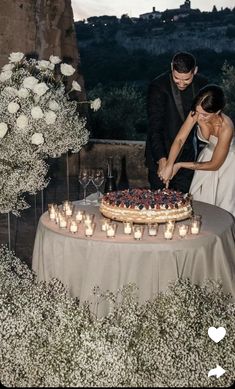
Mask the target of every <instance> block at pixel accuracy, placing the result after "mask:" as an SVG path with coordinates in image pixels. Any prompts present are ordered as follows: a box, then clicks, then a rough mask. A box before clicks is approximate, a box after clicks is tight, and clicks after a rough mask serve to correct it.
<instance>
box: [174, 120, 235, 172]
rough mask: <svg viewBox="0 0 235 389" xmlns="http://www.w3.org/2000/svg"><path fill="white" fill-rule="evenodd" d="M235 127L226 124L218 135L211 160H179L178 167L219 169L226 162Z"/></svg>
mask: <svg viewBox="0 0 235 389" xmlns="http://www.w3.org/2000/svg"><path fill="white" fill-rule="evenodd" d="M233 131H234V129H233V127H231V126H230V125H229V124H227V125H225V126H224V128H223V129H222V131H221V133H220V134H219V137H218V142H217V145H216V147H215V149H214V152H213V154H212V157H211V160H210V161H205V162H178V168H179V169H180V168H185V169H191V170H210V171H215V170H218V169H219V168H220V167H221V166H222V165H223V163H224V161H225V159H226V157H227V155H228V152H229V147H230V143H231V139H232V137H233Z"/></svg>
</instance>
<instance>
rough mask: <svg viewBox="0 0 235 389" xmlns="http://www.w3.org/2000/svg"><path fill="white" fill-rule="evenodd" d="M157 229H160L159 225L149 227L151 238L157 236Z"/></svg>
mask: <svg viewBox="0 0 235 389" xmlns="http://www.w3.org/2000/svg"><path fill="white" fill-rule="evenodd" d="M157 227H158V225H157V224H156V223H154V224H149V225H148V233H149V236H156V235H157Z"/></svg>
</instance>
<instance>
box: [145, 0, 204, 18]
mask: <svg viewBox="0 0 235 389" xmlns="http://www.w3.org/2000/svg"><path fill="white" fill-rule="evenodd" d="M195 12H197V13H198V12H200V10H199V9H192V8H191V1H190V0H185V2H184V4H181V5H180V7H179V8H174V9H166V10H165V11H164V12H159V11H156V9H155V7H153V10H152V12H147V13H144V14H141V15H140V19H145V20H152V19H161V18H162V19H163V21H176V20H178V19H180V18H185V17H187V16H189V15H190V14H192V13H195Z"/></svg>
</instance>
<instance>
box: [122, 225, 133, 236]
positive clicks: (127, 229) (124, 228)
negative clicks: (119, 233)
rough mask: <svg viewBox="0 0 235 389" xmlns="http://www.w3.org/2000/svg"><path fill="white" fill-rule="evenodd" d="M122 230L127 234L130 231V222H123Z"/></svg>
mask: <svg viewBox="0 0 235 389" xmlns="http://www.w3.org/2000/svg"><path fill="white" fill-rule="evenodd" d="M123 232H124V234H127V235H130V234H131V233H132V222H123Z"/></svg>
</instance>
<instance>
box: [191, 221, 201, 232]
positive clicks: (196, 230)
mask: <svg viewBox="0 0 235 389" xmlns="http://www.w3.org/2000/svg"><path fill="white" fill-rule="evenodd" d="M191 234H193V235H197V234H199V226H198V225H197V223H192V225H191Z"/></svg>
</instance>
